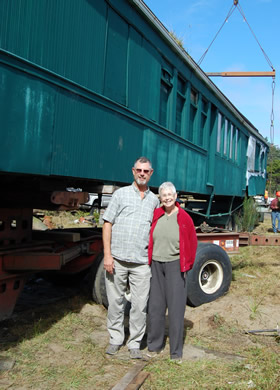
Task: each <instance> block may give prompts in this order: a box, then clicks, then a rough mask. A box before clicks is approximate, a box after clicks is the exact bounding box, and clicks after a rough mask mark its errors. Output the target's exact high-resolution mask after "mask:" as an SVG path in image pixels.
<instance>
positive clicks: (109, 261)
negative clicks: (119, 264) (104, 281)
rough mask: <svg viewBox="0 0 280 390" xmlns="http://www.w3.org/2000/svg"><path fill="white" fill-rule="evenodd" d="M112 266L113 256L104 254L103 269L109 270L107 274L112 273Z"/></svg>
mask: <svg viewBox="0 0 280 390" xmlns="http://www.w3.org/2000/svg"><path fill="white" fill-rule="evenodd" d="M114 268H115V264H114V258H113V257H112V256H111V255H107V256H105V255H104V269H105V270H106V271H107V272H109V274H112V273H113V272H114Z"/></svg>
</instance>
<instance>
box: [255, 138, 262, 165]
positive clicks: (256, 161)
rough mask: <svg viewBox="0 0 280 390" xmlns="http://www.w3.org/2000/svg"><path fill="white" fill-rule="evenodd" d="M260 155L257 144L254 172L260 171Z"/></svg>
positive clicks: (259, 148) (259, 147)
mask: <svg viewBox="0 0 280 390" xmlns="http://www.w3.org/2000/svg"><path fill="white" fill-rule="evenodd" d="M260 154H261V146H260V144H259V143H257V144H256V154H255V171H260Z"/></svg>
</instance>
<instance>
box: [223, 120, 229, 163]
mask: <svg viewBox="0 0 280 390" xmlns="http://www.w3.org/2000/svg"><path fill="white" fill-rule="evenodd" d="M227 146H228V120H227V119H226V120H225V132H224V155H225V156H226V155H227Z"/></svg>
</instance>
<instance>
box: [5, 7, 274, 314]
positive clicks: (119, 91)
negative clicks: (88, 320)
mask: <svg viewBox="0 0 280 390" xmlns="http://www.w3.org/2000/svg"><path fill="white" fill-rule="evenodd" d="M0 71H1V75H0V77H1V83H0V103H1V104H0V120H1V142H0V182H1V191H0V202H1V209H0V248H1V254H0V320H1V319H4V318H7V317H8V316H9V315H10V314H11V313H12V311H13V307H14V305H15V302H16V300H17V297H18V295H19V293H20V291H21V290H22V288H23V285H24V282H25V280H26V278H27V277H28V275H30V273H31V272H39V271H45V270H48V271H51V272H58V275H57V276H60V275H59V273H60V274H63V275H64V276H65V275H67V274H68V276H69V275H70V276H71V275H72V274H77V273H78V274H79V275H83V273H84V271H88V270H90V272H91V275H92V277H91V280H92V283H93V291H94V293H93V295H94V296H95V297H101V298H100V299H99V300H101V301H102V297H104V291H103V290H102V291H101V290H100V289H99V290H98V291H96V288H97V287H96V286H99V287H100V286H102V280H103V279H102V278H104V275H103V273H104V271H103V268H102V254H101V252H102V241H101V237H100V234H99V235H98V234H96V233H94V235H90V234H92V233H89V235H86V236H82V233H77V232H74V233H73V232H65V231H64V232H63V235H61V234H57V235H53V236H52V237H53V240H54V241H55V243H52V242H51V243H50V241H49V240H50V238H49V236H45V238H46V239H47V241H46V244H44V246H43V247H41V246H40V245H42V243H41V244H40V242H38V241H35V240H34V237H35V236H34V232H33V231H32V211H33V209H34V208H40V209H46V210H48V209H50V210H51V209H54V208H57V209H63V208H66V209H71V208H76V207H77V206H78V205H79V203H86V202H87V200H88V198H87V194H86V193H87V192H92V193H99V194H101V193H102V192H103V193H104V192H105V189H106V191H108V188H111V189H113V188H114V186H122V185H126V184H128V183H130V182H131V181H132V176H131V171H130V167H132V164H133V162H134V161H135V159H136V158H137V157H139V156H147V157H148V158H149V159H150V160H151V161H152V164H153V168H154V174H153V177H152V180H151V185H152V189H153V190H155V191H156V189H157V187H158V186H159V185H160V184H161V183H162V182H163V181H167V180H168V181H172V182H173V183H174V184H175V186H176V188H177V190H178V191H179V194H180V197H181V198H184V200H185V207H186V208H187V210H188V211H189V212H190V213H191V215H192V217H193V219H194V221H195V223H196V224H200V223H201V222H203V221H206V222H207V223H209V224H214V225H217V224H220V225H222V226H224V225H229V224H230V222H231V215H232V214H233V212H234V211H235V210H237V209H239V207H240V206H241V205H242V202H243V199H244V197H245V195H246V194H248V195H249V196H254V195H261V194H263V193H264V188H265V182H266V160H267V153H268V144H267V142H266V141H265V139H264V138H263V137H262V136H261V135H260V133H259V132H258V130H257V129H256V128H255V127H254V126H253V125H252V124H251V123H250V122H249V121H248V120H247V119H246V118H245V117H244V116H243V115H242V114H241V113H240V112H239V111H238V110H237V109H236V108H235V107H234V105H233V104H232V103H231V102H230V101H229V100H228V99H227V97H226V96H224V95H223V93H222V92H221V91H220V90H219V89H218V88H217V87H216V86H215V84H214V83H213V82H212V81H211V80H210V79H209V78H208V77H207V75H206V74H205V73H204V72H203V71H202V70H201V69H200V67H199V66H198V65H197V64H196V63H195V62H194V61H193V59H192V58H191V57H190V56H189V55H188V53H187V52H186V51H184V50H183V49H182V48H181V47H180V46H178V45H177V43H176V42H175V41H174V40H173V38H172V37H171V36H170V35H169V33H168V31H167V30H166V29H165V27H164V26H163V25H162V24H161V22H160V21H159V20H158V19H157V18H156V17H155V15H154V14H153V13H152V12H151V11H150V10H149V8H148V7H147V6H146V5H145V3H144V2H143V1H142V0H1V1H0ZM106 186H107V187H106ZM70 187H72V188H75V189H82V191H81V192H73V191H69V190H67V189H69V188H70ZM82 230H83V231H84V232H83V233H85V229H82ZM59 233H62V232H59ZM80 235H81V237H80ZM77 236H79V237H78V238H77ZM40 237H41V236H40ZM61 237H63V238H61ZM66 238H67V240H66ZM63 239H65V241H63ZM56 241H58V243H56ZM69 241H70V242H71V243H70V244H69ZM39 244H40V245H39ZM205 245H206V246H205ZM34 247H35V248H34ZM209 256H210V257H209ZM100 264H101V266H100ZM100 267H101V268H100ZM194 268H195V270H193V271H192V273H191V274H190V277H189V280H190V284H191V286H192V287H191V289H190V290H191V293H192V294H193V296H192V297H190V296H189V299H190V301H191V303H192V304H193V305H198V304H201V303H204V302H209V301H211V300H213V299H216V298H217V297H219V296H221V295H222V294H224V293H225V292H226V291H227V290H228V288H229V285H230V280H231V266H230V262H229V259H228V257H227V255H226V252H225V251H224V250H222V249H221V248H219V247H217V246H215V245H213V244H201V243H200V246H199V250H198V252H197V259H196V263H195V267H194ZM95 278H97V279H98V283H95V282H94V280H95ZM100 288H101V287H100Z"/></svg>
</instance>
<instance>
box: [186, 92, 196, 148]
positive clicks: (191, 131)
mask: <svg viewBox="0 0 280 390" xmlns="http://www.w3.org/2000/svg"><path fill="white" fill-rule="evenodd" d="M190 99H191V105H190V127H189V133H188V139H189V140H190V141H191V142H194V141H195V140H194V134H195V130H196V125H197V120H196V114H197V103H198V93H197V91H196V90H195V89H193V88H191V93H190Z"/></svg>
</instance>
